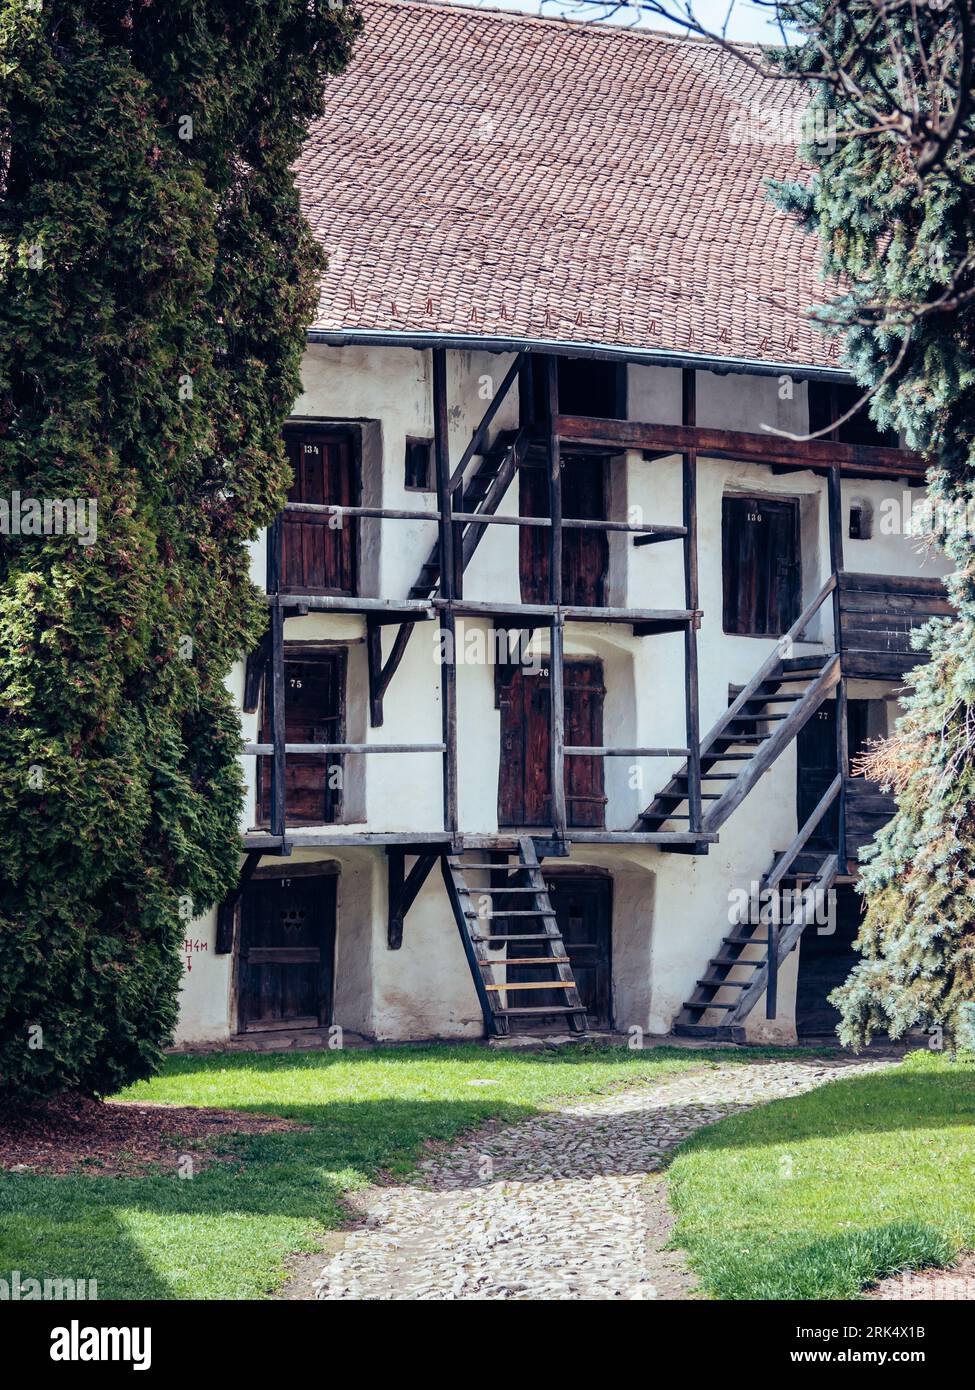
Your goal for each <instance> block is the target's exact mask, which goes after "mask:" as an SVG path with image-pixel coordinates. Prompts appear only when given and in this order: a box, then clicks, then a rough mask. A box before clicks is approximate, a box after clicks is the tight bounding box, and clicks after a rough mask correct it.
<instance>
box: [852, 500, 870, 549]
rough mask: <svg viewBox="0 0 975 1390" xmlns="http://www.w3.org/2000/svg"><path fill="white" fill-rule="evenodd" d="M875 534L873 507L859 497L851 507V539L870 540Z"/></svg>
mask: <svg viewBox="0 0 975 1390" xmlns="http://www.w3.org/2000/svg"><path fill="white" fill-rule="evenodd" d="M872 535H873V507H871V505H870V503H869V502H867V501H866V500H865V499H864V498H862V497H858V498H857V499H856V500H855V501H854V502H853V504H852V506H851V507H850V540H851V541H868V540H870V538H871V536H872Z"/></svg>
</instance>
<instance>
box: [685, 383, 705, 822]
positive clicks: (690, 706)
mask: <svg viewBox="0 0 975 1390" xmlns="http://www.w3.org/2000/svg"><path fill="white" fill-rule="evenodd" d="M681 388H682V389H681V396H682V405H681V409H682V414H683V422H684V424H685V425H687V426H688V427H691V428H693V427H694V426H696V424H697V373H696V372H695V371H694V370H693V369H691V368H687V367H685V368H684V370H683V371H682V373H681ZM681 476H682V507H683V521H684V533H685V534H684V607H685V608H688V609H690V610H692V611H696V610H697V605H698V576H697V453H696V451H695V450H694V449H687V450H686V451H685V452H684V456H683V461H682V468H681ZM697 626H698V620H697V619H695V620H694V622H693V623H688V624H687V626H686V627H685V628H684V715H685V729H686V733H687V747H688V750H689V751H688V757H687V813H688V828H689V829H690V830H692V831H694V830H700V829H701V818H702V810H701V806H702V802H701V716H700V692H699V684H698V669H697Z"/></svg>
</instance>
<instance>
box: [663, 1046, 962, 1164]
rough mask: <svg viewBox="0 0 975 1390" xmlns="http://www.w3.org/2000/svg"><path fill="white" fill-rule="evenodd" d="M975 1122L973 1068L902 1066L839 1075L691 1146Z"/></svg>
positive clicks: (705, 1134) (707, 1133) (749, 1144)
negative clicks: (857, 1073) (927, 1069)
mask: <svg viewBox="0 0 975 1390" xmlns="http://www.w3.org/2000/svg"><path fill="white" fill-rule="evenodd" d="M955 1126H958V1127H962V1126H975V1067H972V1066H966V1065H958V1066H957V1067H956V1068H952V1069H948V1068H944V1069H940V1070H938V1071H924V1070H921V1069H920V1068H915V1067H910V1066H900V1067H895V1068H891V1069H890V1070H889V1071H884V1072H879V1073H876V1074H873V1075H870V1074H867V1075H860V1076H851V1077H842V1076H841V1077H839V1078H837V1079H836V1080H834V1081H830V1082H829V1083H827V1084H826V1085H824V1086H821V1087H818V1088H817V1089H815V1090H812V1091H806V1092H802V1093H801V1094H799V1095H797V1096H795V1097H794V1098H792V1097H788V1096H786V1097H779V1098H777V1099H775V1100H770V1101H768V1102H767V1103H765V1104H763V1105H761V1106H759V1107H755V1108H754V1109H752V1110H750V1111H748V1112H747V1113H746V1114H743V1115H741V1116H740V1117H739V1118H738V1119H730V1120H728V1121H726V1122H724V1123H721V1124H719V1125H718V1126H717V1127H715V1128H711V1129H704V1130H701V1131H699V1132H698V1133H697V1134H696V1135H694V1137H693V1138H692V1139H690V1140H689V1141H688V1145H687V1147H688V1148H693V1149H694V1150H695V1151H698V1150H702V1149H710V1150H720V1149H738V1148H753V1147H755V1146H756V1145H760V1144H762V1143H777V1142H780V1141H782V1140H786V1139H787V1140H788V1141H789V1142H790V1143H793V1144H801V1143H802V1142H803V1141H804V1140H807V1139H830V1138H835V1137H838V1136H840V1135H844V1134H857V1135H862V1136H867V1135H870V1134H883V1133H890V1132H896V1131H899V1130H913V1129H942V1128H945V1127H949V1128H950V1127H955Z"/></svg>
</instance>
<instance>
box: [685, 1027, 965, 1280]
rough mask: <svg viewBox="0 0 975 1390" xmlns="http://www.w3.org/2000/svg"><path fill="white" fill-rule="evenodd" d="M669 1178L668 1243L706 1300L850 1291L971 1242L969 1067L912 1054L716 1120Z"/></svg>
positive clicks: (943, 1258) (689, 1147)
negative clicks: (888, 1066)
mask: <svg viewBox="0 0 975 1390" xmlns="http://www.w3.org/2000/svg"><path fill="white" fill-rule="evenodd" d="M670 1183H671V1198H672V1200H673V1202H674V1205H675V1207H676V1209H677V1212H678V1215H679V1222H678V1226H677V1228H676V1230H675V1232H674V1243H675V1245H678V1246H680V1247H682V1248H683V1249H686V1250H687V1251H688V1252H689V1255H690V1261H691V1265H692V1267H693V1268H694V1269H695V1270H696V1271H697V1272H698V1274H699V1275H700V1276H701V1277H702V1279H703V1282H704V1285H705V1288H706V1289H707V1291H708V1292H709V1293H710V1294H711V1295H712V1296H714V1297H717V1298H731V1299H743V1298H747V1299H756V1298H757V1299H762V1298H787V1299H797V1298H854V1297H856V1296H857V1293H858V1291H859V1290H860V1289H861V1288H862V1287H863V1285H864V1284H865V1283H867V1282H869V1281H870V1280H871V1279H872V1278H874V1277H876V1276H880V1275H884V1274H890V1273H895V1272H896V1271H897V1270H899V1269H901V1268H904V1267H905V1266H909V1265H911V1266H920V1265H924V1264H943V1263H945V1262H946V1261H947V1260H949V1259H950V1258H951V1257H952V1256H953V1255H954V1254H956V1253H957V1251H958V1250H959V1249H962V1248H969V1249H970V1248H973V1247H975V1067H973V1066H972V1065H971V1064H968V1065H966V1064H961V1063H954V1064H953V1063H951V1062H950V1061H948V1060H947V1059H945V1058H944V1057H939V1056H936V1055H934V1054H932V1053H927V1052H916V1053H913V1054H911V1055H910V1057H909V1058H908V1059H907V1060H906V1061H905V1062H904V1063H903V1064H902V1065H901V1066H899V1067H897V1068H895V1069H892V1070H891V1071H889V1072H886V1073H883V1074H881V1075H878V1076H868V1077H852V1078H850V1079H847V1080H841V1081H836V1082H833V1083H831V1084H830V1085H828V1086H825V1087H823V1088H822V1089H820V1090H818V1091H811V1092H809V1093H807V1094H805V1095H801V1096H797V1097H796V1099H795V1100H777V1101H774V1102H772V1103H771V1104H770V1105H766V1106H762V1107H761V1108H760V1109H756V1110H752V1111H749V1112H748V1113H746V1114H742V1115H739V1116H735V1117H732V1118H730V1119H727V1120H722V1121H721V1122H720V1123H719V1124H716V1125H713V1126H711V1127H710V1128H709V1129H707V1130H702V1131H701V1132H700V1133H699V1134H697V1135H695V1136H694V1137H693V1138H692V1139H690V1140H689V1141H688V1142H687V1144H685V1145H684V1146H683V1147H682V1148H681V1150H680V1152H679V1153H678V1155H677V1157H676V1158H675V1160H674V1163H673V1165H672V1166H671V1169H670Z"/></svg>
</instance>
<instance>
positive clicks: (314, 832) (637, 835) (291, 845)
mask: <svg viewBox="0 0 975 1390" xmlns="http://www.w3.org/2000/svg"><path fill="white" fill-rule="evenodd" d="M524 835H527V836H529V837H530V838H531V839H533V840H539V841H545V842H546V843H547V842H549V841H551V837H552V832H551V831H546V830H545V829H544V827H539V826H530V827H525V828H524V829H521V830H507V829H506V830H504V831H495V832H494V833H480V834H479V833H473V832H461V833H460V834H457V835H454V836H451V835H449V834H447V833H446V832H444V831H442V830H439V831H409V830H389V831H372V830H367V831H350V832H349V833H347V834H342V833H341V832H337V831H335V830H334V829H332V828H330V827H329V826H324V827H322V828H320V829H319V828H316V827H312V828H310V829H295V830H289V831H288V834H287V837H286V839H285V841H283V840H282V837H281V836H280V835H270V834H268V832H267V831H264V830H250V831H248V832H247V833H246V834H244V835H242V836H241V848H242V849H244V850H258V851H261V852H263V853H266V854H280V853H282V851H283V852H284V853H290V852H291V850H295V849H340V848H343V847H344V848H347V849H362V848H366V849H371V848H377V847H378V848H383V847H385V846H387V845H388V846H390V847H391V848H393V847H395V848H399V849H406V850H409V849H410V847H411V846H414V845H415V846H424V845H427V846H430V847H436V848H437V849H440V848H442V849H443V850H444V852H453V853H455V854H462V853H463V852H464V851H465V850H470V849H484V850H492V849H496V850H507V851H508V852H509V853H510V852H512V851H513V850H515V849H517V846H518V840H519V838H520V837H521V836H524ZM717 839H718V836H717V834H716V833H710V834H706V833H705V832H704V831H698V832H697V833H692V832H690V831H688V830H669V831H668V830H657V831H633V830H587V829H585V828H584V827H580V828H579V829H578V830H576V831H571V832H570V834H569V835H568V836H567V838H566V840H565V842H564V844H565V847H566V848H567V849H568V848H571V846H572V845H648V846H661V845H663V846H673V847H680V848H695V847H697V846H701V847H703V848H704V849H705V852H706V847H707V845H709V844H715V843H716V842H717Z"/></svg>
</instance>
